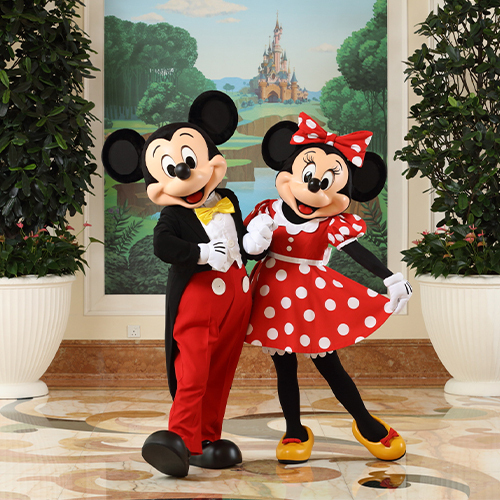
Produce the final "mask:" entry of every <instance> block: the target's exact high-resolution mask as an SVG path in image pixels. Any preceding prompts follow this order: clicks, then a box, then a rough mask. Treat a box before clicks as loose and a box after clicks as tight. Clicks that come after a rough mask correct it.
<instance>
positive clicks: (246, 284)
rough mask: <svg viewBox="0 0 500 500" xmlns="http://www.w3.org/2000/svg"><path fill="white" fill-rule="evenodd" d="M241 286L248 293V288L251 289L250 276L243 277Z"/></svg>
mask: <svg viewBox="0 0 500 500" xmlns="http://www.w3.org/2000/svg"><path fill="white" fill-rule="evenodd" d="M241 287H242V288H243V292H244V293H247V292H248V290H250V280H249V279H248V276H245V277H244V278H243V281H242V283H241Z"/></svg>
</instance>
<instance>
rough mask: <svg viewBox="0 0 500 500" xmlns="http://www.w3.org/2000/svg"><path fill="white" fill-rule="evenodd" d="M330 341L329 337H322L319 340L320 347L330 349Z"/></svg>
mask: <svg viewBox="0 0 500 500" xmlns="http://www.w3.org/2000/svg"><path fill="white" fill-rule="evenodd" d="M330 344H331V342H330V339H329V338H327V337H322V338H320V339H319V342H318V345H319V346H320V347H321V349H328V348H329V347H330Z"/></svg>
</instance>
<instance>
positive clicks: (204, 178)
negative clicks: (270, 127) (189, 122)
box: [145, 127, 227, 208]
mask: <svg viewBox="0 0 500 500" xmlns="http://www.w3.org/2000/svg"><path fill="white" fill-rule="evenodd" d="M145 154H146V156H145V161H146V166H147V169H148V170H149V172H150V174H151V175H152V176H153V177H154V178H155V179H156V180H157V181H158V182H153V183H151V184H149V186H148V187H147V193H148V197H149V199H150V200H151V201H153V202H154V203H156V204H157V205H162V206H170V205H180V206H183V207H186V208H198V207H200V206H201V205H203V203H205V201H206V199H207V198H208V196H209V194H210V193H211V192H212V191H213V190H214V189H215V188H216V187H217V185H218V184H219V183H220V182H221V181H222V179H223V178H224V175H225V174H226V170H227V163H226V160H224V158H223V156H222V155H216V156H214V157H213V158H212V159H210V160H209V154H208V147H207V143H206V141H205V139H204V137H203V136H202V135H201V134H200V133H199V132H198V131H197V130H195V129H194V128H189V127H184V128H180V129H179V130H176V131H175V132H174V134H173V135H172V138H171V139H170V140H167V139H164V138H158V139H155V140H153V141H152V142H151V143H150V144H149V145H148V147H147V149H146V153H145Z"/></svg>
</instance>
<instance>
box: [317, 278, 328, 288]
mask: <svg viewBox="0 0 500 500" xmlns="http://www.w3.org/2000/svg"><path fill="white" fill-rule="evenodd" d="M314 283H315V284H316V286H317V287H318V288H319V289H320V290H323V288H325V286H326V281H325V280H324V279H323V278H316V281H315V282H314Z"/></svg>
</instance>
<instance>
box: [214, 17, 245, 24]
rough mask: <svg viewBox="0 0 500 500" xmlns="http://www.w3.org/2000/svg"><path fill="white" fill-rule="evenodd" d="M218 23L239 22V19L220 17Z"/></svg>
mask: <svg viewBox="0 0 500 500" xmlns="http://www.w3.org/2000/svg"><path fill="white" fill-rule="evenodd" d="M217 22H218V23H239V22H240V20H239V19H235V18H234V17H226V19H220V20H219V21H217Z"/></svg>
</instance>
